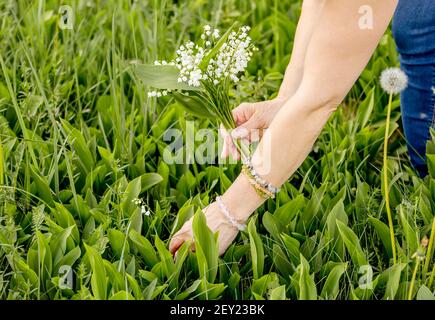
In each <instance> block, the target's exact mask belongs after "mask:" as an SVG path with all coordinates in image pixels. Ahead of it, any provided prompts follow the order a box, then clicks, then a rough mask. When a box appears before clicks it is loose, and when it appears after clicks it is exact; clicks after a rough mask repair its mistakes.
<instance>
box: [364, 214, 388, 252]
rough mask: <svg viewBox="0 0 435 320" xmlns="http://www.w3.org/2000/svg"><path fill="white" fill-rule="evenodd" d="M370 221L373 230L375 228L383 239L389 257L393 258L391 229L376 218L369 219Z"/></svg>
mask: <svg viewBox="0 0 435 320" xmlns="http://www.w3.org/2000/svg"><path fill="white" fill-rule="evenodd" d="M368 221H369V222H370V224H371V225H372V226H373V228H375V231H376V233H377V235H378V236H379V238H380V239H381V241H382V244H383V245H384V248H385V250H386V252H387V254H388V256H389V257H390V258H391V257H392V256H393V252H392V249H391V240H390V229H389V228H388V226H387V225H386V224H385V223H383V222H382V221H381V220H379V219H376V218H375V217H368Z"/></svg>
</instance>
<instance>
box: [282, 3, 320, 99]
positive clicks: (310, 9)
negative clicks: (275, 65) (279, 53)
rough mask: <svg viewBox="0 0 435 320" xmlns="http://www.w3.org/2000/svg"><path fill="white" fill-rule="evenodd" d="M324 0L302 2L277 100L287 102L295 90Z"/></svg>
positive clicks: (300, 78)
mask: <svg viewBox="0 0 435 320" xmlns="http://www.w3.org/2000/svg"><path fill="white" fill-rule="evenodd" d="M324 2H325V0H304V2H303V3H302V11H301V16H300V17H299V21H298V25H297V28H296V33H295V37H294V43H293V49H292V54H291V58H290V62H289V64H288V66H287V68H286V71H285V74H284V79H283V81H282V84H281V87H280V89H279V93H278V98H281V99H284V100H287V99H289V98H290V97H291V96H292V95H293V94H295V92H296V91H297V89H298V88H299V85H300V83H301V80H302V76H303V73H304V63H305V53H306V51H307V47H308V44H309V42H310V39H311V36H312V34H313V31H314V28H315V26H316V24H317V22H318V20H319V17H320V15H321V12H322V8H323V4H324Z"/></svg>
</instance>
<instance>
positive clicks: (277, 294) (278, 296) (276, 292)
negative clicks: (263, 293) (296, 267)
mask: <svg viewBox="0 0 435 320" xmlns="http://www.w3.org/2000/svg"><path fill="white" fill-rule="evenodd" d="M269 299H270V300H285V299H286V296H285V285H282V286H279V287H277V288H275V289H273V290H271V292H270V298H269Z"/></svg>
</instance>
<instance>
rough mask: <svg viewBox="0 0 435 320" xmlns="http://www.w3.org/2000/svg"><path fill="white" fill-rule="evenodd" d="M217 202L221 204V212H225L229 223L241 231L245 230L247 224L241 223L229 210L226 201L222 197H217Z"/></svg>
mask: <svg viewBox="0 0 435 320" xmlns="http://www.w3.org/2000/svg"><path fill="white" fill-rule="evenodd" d="M216 202H217V204H218V206H219V209H220V210H221V212H222V213H223V215H224V216H225V218H227V220H228V223H229V224H230V225H231V226H233V227H235V228H237V229H239V230H240V231H243V230H245V229H246V224H244V223H239V222H238V221H237V220H236V219H235V218H234V217H233V215H232V214H231V213H230V212H229V210H228V209H227V207H226V206H225V204H224V202H223V201H222V199H221V197H216Z"/></svg>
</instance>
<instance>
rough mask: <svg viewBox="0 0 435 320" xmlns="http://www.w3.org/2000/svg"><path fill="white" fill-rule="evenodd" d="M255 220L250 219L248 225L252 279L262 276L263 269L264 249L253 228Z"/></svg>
mask: <svg viewBox="0 0 435 320" xmlns="http://www.w3.org/2000/svg"><path fill="white" fill-rule="evenodd" d="M255 220H256V219H251V220H250V221H249V224H248V234H249V244H250V248H251V261H252V273H253V275H254V279H259V278H260V277H261V276H262V275H263V268H264V249H263V243H262V241H261V238H260V236H259V235H258V233H257V229H256V227H255Z"/></svg>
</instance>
